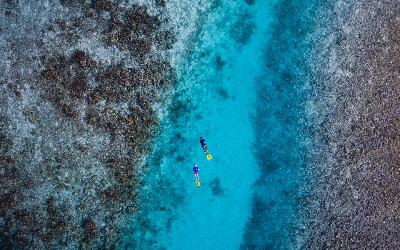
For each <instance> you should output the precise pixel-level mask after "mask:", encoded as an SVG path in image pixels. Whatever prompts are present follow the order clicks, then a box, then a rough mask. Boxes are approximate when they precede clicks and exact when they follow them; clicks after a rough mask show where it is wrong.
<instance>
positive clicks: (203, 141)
mask: <svg viewBox="0 0 400 250" xmlns="http://www.w3.org/2000/svg"><path fill="white" fill-rule="evenodd" d="M200 144H201V148H202V149H203V151H204V153H205V154H206V158H207V160H208V161H209V160H212V156H211V154H210V152H208V148H207V145H206V139H204V137H200Z"/></svg>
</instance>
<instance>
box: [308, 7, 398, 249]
mask: <svg viewBox="0 0 400 250" xmlns="http://www.w3.org/2000/svg"><path fill="white" fill-rule="evenodd" d="M319 11H320V12H318V13H317V14H316V17H315V18H316V19H318V20H320V21H319V22H316V23H317V26H316V28H315V30H314V33H312V34H310V36H309V37H308V42H309V43H310V44H311V45H312V46H313V48H314V49H313V50H312V53H311V54H310V57H309V60H308V64H309V65H310V70H311V73H312V77H313V79H312V81H311V82H310V84H311V86H312V98H311V99H310V103H309V105H308V113H309V115H310V117H311V120H313V121H314V126H313V129H312V130H313V132H314V136H315V137H314V138H315V141H314V145H318V146H317V147H316V149H315V151H314V154H313V158H314V160H313V161H312V164H310V167H312V172H313V175H312V178H311V181H312V183H308V185H310V186H312V191H311V194H312V195H310V196H309V198H308V202H307V205H305V206H303V207H305V208H307V209H306V211H304V210H303V212H304V214H305V217H306V218H308V223H309V224H307V226H306V227H305V229H306V235H307V237H308V240H307V241H306V242H305V243H304V245H303V247H305V248H311V249H326V248H329V249H339V248H340V249H377V248H380V249H398V248H399V247H400V245H399V244H400V239H399V233H398V232H399V230H400V224H399V220H400V213H399V208H400V203H399V201H400V197H399V194H400V186H399V184H398V183H399V178H400V169H399V163H400V161H399V155H400V140H399V139H400V138H399V136H400V133H399V132H400V112H399V104H400V99H399V96H400V88H399V79H400V72H399V58H400V54H399V53H400V52H399V51H400V50H399V49H400V47H399V39H400V33H399V30H400V21H399V20H400V16H399V13H400V4H399V3H398V2H396V1H334V2H329V1H324V2H323V3H322V4H321V6H320V9H319Z"/></svg>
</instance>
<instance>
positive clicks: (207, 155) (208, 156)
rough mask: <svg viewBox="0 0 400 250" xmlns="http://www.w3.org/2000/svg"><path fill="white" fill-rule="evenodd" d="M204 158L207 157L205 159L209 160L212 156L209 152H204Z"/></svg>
mask: <svg viewBox="0 0 400 250" xmlns="http://www.w3.org/2000/svg"><path fill="white" fill-rule="evenodd" d="M206 158H207V161H211V160H212V158H213V157H212V155H211V154H210V153H206Z"/></svg>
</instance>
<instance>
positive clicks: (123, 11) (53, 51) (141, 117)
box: [0, 0, 176, 249]
mask: <svg viewBox="0 0 400 250" xmlns="http://www.w3.org/2000/svg"><path fill="white" fill-rule="evenodd" d="M46 3H47V2H46ZM157 6H158V7H154V6H153V8H155V9H153V10H152V11H149V8H150V7H151V6H144V5H133V6H126V5H122V4H120V3H118V1H109V0H93V1H79V0H76V1H73V0H62V1H60V3H51V4H50V3H47V4H46V5H41V4H39V3H35V2H30V1H5V3H4V4H2V5H0V20H1V21H0V29H1V35H0V51H1V52H0V55H1V57H2V58H4V60H2V62H0V70H1V72H4V74H2V75H1V76H0V111H1V113H0V166H1V167H0V187H1V191H0V204H1V205H0V225H1V226H0V235H1V239H0V248H2V249H8V248H21V247H26V246H30V247H32V248H38V249H40V248H60V247H61V248H79V247H81V248H107V249H109V248H112V247H115V246H117V245H118V244H119V243H118V242H119V239H120V237H121V234H122V232H123V231H124V230H127V229H128V228H129V223H127V221H129V216H132V215H133V214H134V213H135V212H136V210H137V207H138V204H137V199H136V197H137V194H136V193H135V188H136V185H137V181H138V179H139V176H140V172H141V171H142V170H141V166H142V161H143V157H144V156H145V154H146V153H147V152H148V150H149V148H150V143H151V139H152V136H153V135H154V132H155V128H156V126H157V124H158V119H159V118H158V116H157V112H158V110H156V107H159V106H160V105H162V104H163V103H164V102H165V98H166V97H168V93H169V90H170V89H171V88H173V86H174V83H175V81H176V76H175V72H174V69H173V68H172V66H171V65H170V63H169V62H168V53H167V52H168V50H169V49H171V48H172V46H173V44H174V43H175V37H174V33H173V32H172V30H170V28H167V25H166V22H167V18H166V17H165V15H164V14H163V12H162V8H163V7H165V1H157Z"/></svg>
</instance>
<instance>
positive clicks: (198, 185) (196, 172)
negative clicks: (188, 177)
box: [193, 164, 200, 187]
mask: <svg viewBox="0 0 400 250" xmlns="http://www.w3.org/2000/svg"><path fill="white" fill-rule="evenodd" d="M199 170H200V169H199V167H198V166H197V164H194V167H193V173H194V178H195V184H196V186H197V187H200V177H199Z"/></svg>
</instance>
